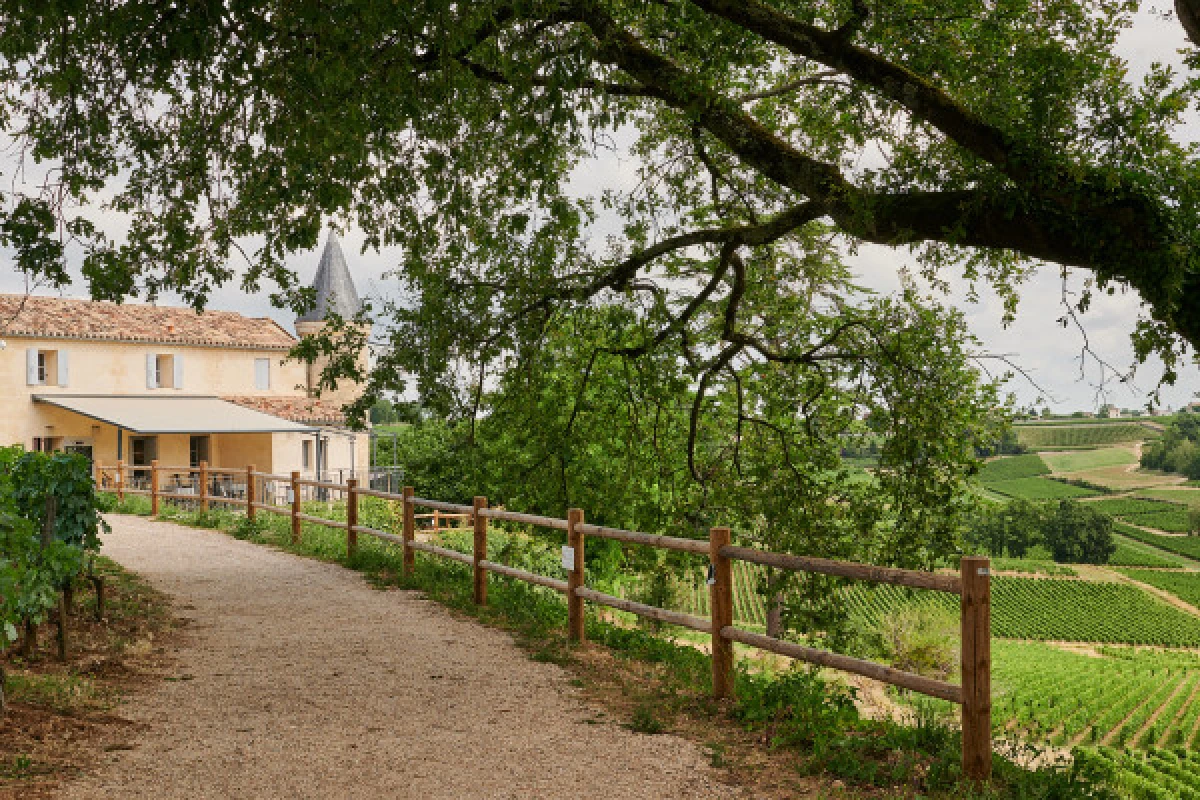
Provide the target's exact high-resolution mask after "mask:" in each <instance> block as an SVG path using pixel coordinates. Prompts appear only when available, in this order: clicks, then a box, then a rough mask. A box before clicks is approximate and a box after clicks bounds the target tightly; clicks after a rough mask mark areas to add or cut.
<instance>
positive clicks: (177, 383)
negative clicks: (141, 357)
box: [146, 353, 183, 389]
mask: <svg viewBox="0 0 1200 800" xmlns="http://www.w3.org/2000/svg"><path fill="white" fill-rule="evenodd" d="M146 388H147V389H182V388H183V356H180V355H172V354H170V353H147V354H146Z"/></svg>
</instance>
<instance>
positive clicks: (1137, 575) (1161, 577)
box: [1121, 569, 1200, 608]
mask: <svg viewBox="0 0 1200 800" xmlns="http://www.w3.org/2000/svg"><path fill="white" fill-rule="evenodd" d="M1121 572H1122V573H1123V574H1125V575H1128V576H1129V577H1130V578H1133V579H1134V580H1135V581H1141V582H1142V583H1147V584H1150V585H1151V586H1153V587H1155V588H1158V589H1162V590H1163V591H1164V592H1170V593H1171V594H1173V595H1175V596H1176V597H1178V598H1179V599H1180V600H1182V601H1183V602H1185V603H1189V604H1191V605H1193V606H1195V607H1196V608H1200V572H1161V571H1158V570H1151V569H1123V570H1121Z"/></svg>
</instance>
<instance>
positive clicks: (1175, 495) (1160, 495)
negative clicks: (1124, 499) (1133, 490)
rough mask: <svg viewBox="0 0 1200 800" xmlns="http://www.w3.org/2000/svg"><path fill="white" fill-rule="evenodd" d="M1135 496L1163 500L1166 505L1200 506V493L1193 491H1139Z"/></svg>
mask: <svg viewBox="0 0 1200 800" xmlns="http://www.w3.org/2000/svg"><path fill="white" fill-rule="evenodd" d="M1137 496H1138V497H1145V498H1149V499H1151V500H1165V501H1166V502H1168V503H1182V504H1183V505H1186V506H1200V492H1198V491H1196V490H1195V489H1141V490H1140V491H1138V493H1137Z"/></svg>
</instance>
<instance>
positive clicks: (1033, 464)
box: [979, 454, 1050, 483]
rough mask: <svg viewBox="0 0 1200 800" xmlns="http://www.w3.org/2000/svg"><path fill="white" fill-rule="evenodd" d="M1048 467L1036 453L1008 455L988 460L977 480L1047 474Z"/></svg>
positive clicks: (1011, 478) (1012, 478)
mask: <svg viewBox="0 0 1200 800" xmlns="http://www.w3.org/2000/svg"><path fill="white" fill-rule="evenodd" d="M1049 474H1050V468H1049V467H1048V466H1046V463H1045V462H1044V461H1042V459H1041V457H1040V456H1038V455H1036V454H1029V455H1024V456H1010V457H1007V458H997V459H994V460H992V461H988V462H987V463H986V464H984V465H983V467H982V468H981V469H980V470H979V480H980V482H982V483H994V482H996V481H1011V480H1015V479H1017V478H1036V477H1037V476H1038V475H1049Z"/></svg>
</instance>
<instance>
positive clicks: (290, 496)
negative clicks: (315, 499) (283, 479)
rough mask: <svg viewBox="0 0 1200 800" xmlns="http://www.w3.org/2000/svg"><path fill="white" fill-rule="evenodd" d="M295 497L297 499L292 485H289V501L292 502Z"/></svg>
mask: <svg viewBox="0 0 1200 800" xmlns="http://www.w3.org/2000/svg"><path fill="white" fill-rule="evenodd" d="M295 499H296V496H295V495H294V494H293V493H292V487H290V486H289V487H288V488H287V501H288V502H289V503H290V502H292V501H293V500H295Z"/></svg>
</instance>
